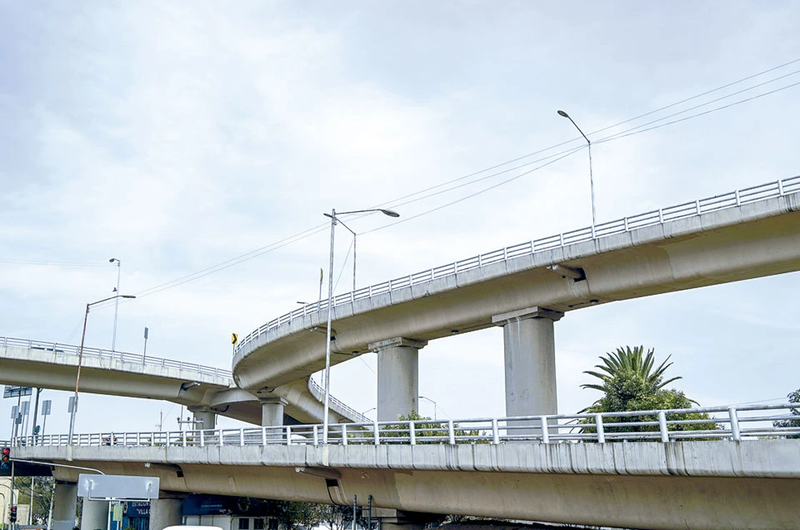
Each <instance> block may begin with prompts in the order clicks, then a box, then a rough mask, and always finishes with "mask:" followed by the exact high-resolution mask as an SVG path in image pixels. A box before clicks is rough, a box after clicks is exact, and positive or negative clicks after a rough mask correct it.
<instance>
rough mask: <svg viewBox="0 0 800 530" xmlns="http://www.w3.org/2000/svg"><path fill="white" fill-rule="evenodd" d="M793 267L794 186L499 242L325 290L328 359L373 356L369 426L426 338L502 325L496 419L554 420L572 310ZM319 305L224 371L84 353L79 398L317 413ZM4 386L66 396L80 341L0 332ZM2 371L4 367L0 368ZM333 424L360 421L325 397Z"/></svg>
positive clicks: (404, 394)
mask: <svg viewBox="0 0 800 530" xmlns="http://www.w3.org/2000/svg"><path fill="white" fill-rule="evenodd" d="M797 270H800V177H793V178H789V179H784V180H780V181H776V182H771V183H768V184H764V185H761V186H755V187H752V188H748V189H745V190H738V191H734V192H731V193H727V194H723V195H719V196H715V197H711V198H707V199H702V200H697V201H692V202H689V203H685V204H681V205H677V206H673V207H669V208H663V209H659V210H655V211H652V212H648V213H645V214H640V215H637V216H634V217H628V218H624V219H620V220H617V221H612V222H608V223H603V224H601V225H597V226H594V227H588V228H584V229H581V230H575V231H572V232H567V233H562V234H557V235H554V236H550V237H546V238H542V239H537V240H533V241H528V242H525V243H522V244H519V245H513V246H510V247H505V248H502V249H499V250H496V251H492V252H489V253H486V254H481V255H479V256H474V257H471V258H467V259H465V260H461V261H458V262H454V263H450V264H447V265H443V266H440V267H435V268H433V269H429V270H427V271H422V272H420V273H416V274H411V275H408V276H404V277H401V278H397V279H393V280H390V281H387V282H383V283H381V284H378V285H373V286H369V287H366V288H362V289H358V290H356V291H354V292H351V293H346V294H343V295H339V296H336V297H335V299H334V303H333V306H332V316H333V324H332V337H333V340H332V346H333V347H332V351H333V356H332V363H333V364H336V363H340V362H344V361H346V360H350V359H352V358H353V357H354V356H357V355H360V354H363V353H366V352H370V351H376V352H378V353H379V355H378V418H379V419H381V420H391V419H395V418H396V417H397V415H398V414H407V413H408V412H409V411H411V410H418V409H419V407H418V403H417V396H418V394H419V392H418V363H417V360H418V352H419V350H420V349H421V348H423V347H424V346H425V345H426V344H427V342H428V341H430V340H436V339H441V338H445V337H448V336H452V335H453V334H460V333H467V332H471V331H475V330H479V329H484V328H487V327H490V326H502V327H503V330H504V350H505V364H506V377H505V379H506V381H505V384H506V414H507V415H509V416H520V415H530V414H556V413H557V412H558V407H557V403H556V388H555V365H556V362H555V361H556V358H555V338H554V322H555V321H557V320H559V319H560V318H562V317H564V315H568V313H569V312H570V311H574V310H577V309H581V308H585V307H591V306H593V305H597V304H603V303H610V302H614V301H619V300H626V299H631V298H637V297H642V296H650V295H654V294H659V293H665V292H671V291H678V290H684V289H692V288H697V287H703V286H708V285H715V284H719V283H725V282H732V281H739V280H744V279H749V278H756V277H760V276H767V275H772V274H781V273H786V272H791V271H797ZM326 325H327V302H322V303H318V304H308V305H305V306H303V307H301V308H299V309H297V310H295V311H293V312H291V313H288V314H286V315H283V316H281V317H279V318H276V319H274V320H272V321H270V322H268V323H267V324H265V325H264V326H262V327H260V328H259V329H257V330H255V331H254V332H253V333H250V334H249V335H247V336H246V337H245V338H244V340H243V342H242V343H241V344H240V345H239V346H238V347H237V349H236V351H235V354H234V357H233V371H232V372H230V371H227V370H221V369H217V368H206V367H201V366H199V365H195V364H191V363H181V362H176V361H169V360H165V359H155V358H152V357H148V358H146V359H143V358H142V357H141V356H139V355H135V354H125V353H120V352H111V351H108V350H96V349H92V348H84V355H85V361H84V362H85V364H84V368H83V369H84V370H85V372H84V375H83V377H82V387H81V388H82V389H83V390H84V391H87V392H95V393H106V394H113V395H123V396H131V397H142V398H151V399H164V400H167V401H171V402H174V403H179V404H182V405H186V406H187V407H189V408H190V410H193V412H194V413H195V416H196V418H198V419H202V420H203V421H204V425H205V426H213V425H214V417H215V415H216V414H224V415H227V416H230V417H233V418H236V419H240V420H243V421H247V422H250V423H255V424H261V425H281V424H283V423H284V422H289V423H310V422H315V421H320V420H321V419H322V415H323V407H322V405H321V403H320V401H321V399H322V391H321V389H320V388H319V387H318V386H317V385H316V384H315V383H314V382H313V380H312V379H311V377H310V376H311V374H312V373H314V372H317V371H319V370H322V369H323V368H324V363H325V331H326V329H325V327H326ZM0 341H2V342H0V359H2V360H3V363H4V370H3V371H2V372H0V374H2V375H0V378H1V379H2V380H0V383H6V384H18V385H26V386H41V387H47V388H54V389H60V390H71V389H73V388H74V372H75V369H76V367H77V347H75V346H62V345H59V344H55V345H53V344H50V343H41V342H37V341H29V340H18V339H9V338H5V339H0ZM5 366H8V368H7V369H5ZM331 409H332V411H333V414H332V416H333V417H331V418H329V419H330V421H332V422H339V421H344V420H350V421H356V422H358V421H363V420H364V418H363V416H362V415H360V414H359V413H358V412H356V411H354V410H352V409H351V408H349V407H347V406H346V405H344V404H343V403H341V402H339V401H338V400H335V399H332V402H331Z"/></svg>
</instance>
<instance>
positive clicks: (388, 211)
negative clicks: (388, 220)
mask: <svg viewBox="0 0 800 530" xmlns="http://www.w3.org/2000/svg"><path fill="white" fill-rule="evenodd" d="M380 212H381V213H382V214H383V215H388V216H389V217H400V214H399V213H397V212H395V211H393V210H383V209H381V210H380Z"/></svg>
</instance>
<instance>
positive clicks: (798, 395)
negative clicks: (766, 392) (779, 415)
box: [772, 388, 800, 438]
mask: <svg viewBox="0 0 800 530" xmlns="http://www.w3.org/2000/svg"><path fill="white" fill-rule="evenodd" d="M786 397H788V398H789V403H800V388H799V389H797V390H795V391H794V392H790V393H789V395H788V396H786ZM792 415H793V416H797V419H791V420H776V421H774V422H773V423H772V424H773V425H774V426H775V427H780V428H782V429H796V428H800V409H796V408H793V409H792ZM790 438H800V435H795V436H790Z"/></svg>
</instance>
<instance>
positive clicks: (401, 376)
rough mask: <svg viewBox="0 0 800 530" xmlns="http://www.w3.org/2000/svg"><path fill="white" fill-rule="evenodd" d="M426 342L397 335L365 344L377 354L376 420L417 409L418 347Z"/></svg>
mask: <svg viewBox="0 0 800 530" xmlns="http://www.w3.org/2000/svg"><path fill="white" fill-rule="evenodd" d="M427 344H428V341H427V340H415V339H406V338H403V337H397V338H394V339H389V340H383V341H380V342H373V343H372V344H370V345H369V346H368V347H369V349H370V350H372V351H375V352H377V353H378V413H377V414H378V421H392V420H396V419H397V417H398V416H400V415H403V416H406V415H408V414H409V413H410V412H411V411H412V410H413V411H417V412H419V403H418V400H419V350H421V349H422V348H424V347H425V346H426V345H427Z"/></svg>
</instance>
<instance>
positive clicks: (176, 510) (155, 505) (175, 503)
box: [150, 499, 182, 530]
mask: <svg viewBox="0 0 800 530" xmlns="http://www.w3.org/2000/svg"><path fill="white" fill-rule="evenodd" d="M181 516H182V511H181V499H156V500H152V501H150V530H163V529H164V528H166V527H168V526H179V525H180V524H181Z"/></svg>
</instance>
